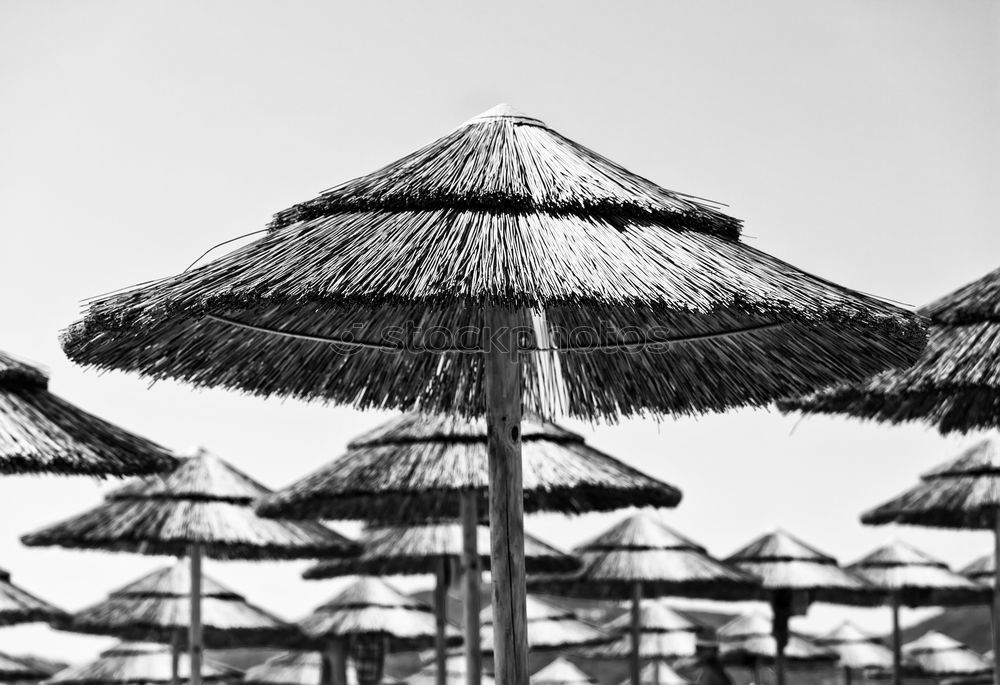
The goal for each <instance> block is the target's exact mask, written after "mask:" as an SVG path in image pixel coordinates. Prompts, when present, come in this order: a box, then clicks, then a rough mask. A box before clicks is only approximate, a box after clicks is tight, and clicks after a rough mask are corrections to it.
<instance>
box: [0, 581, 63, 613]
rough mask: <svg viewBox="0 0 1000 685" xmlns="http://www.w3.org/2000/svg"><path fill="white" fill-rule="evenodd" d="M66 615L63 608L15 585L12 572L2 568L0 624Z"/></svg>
mask: <svg viewBox="0 0 1000 685" xmlns="http://www.w3.org/2000/svg"><path fill="white" fill-rule="evenodd" d="M65 615H66V613H65V612H64V611H63V610H62V609H57V608H56V607H54V606H52V605H51V604H49V603H48V602H46V601H45V600H42V599H39V598H38V597H35V596H34V595H33V594H31V593H30V592H27V591H26V590H22V589H21V588H20V587H18V586H17V585H14V583H12V582H11V580H10V573H8V572H7V571H6V570H4V569H0V626H9V625H14V624H17V623H34V622H36V621H53V620H56V619H59V618H62V617H64V616H65Z"/></svg>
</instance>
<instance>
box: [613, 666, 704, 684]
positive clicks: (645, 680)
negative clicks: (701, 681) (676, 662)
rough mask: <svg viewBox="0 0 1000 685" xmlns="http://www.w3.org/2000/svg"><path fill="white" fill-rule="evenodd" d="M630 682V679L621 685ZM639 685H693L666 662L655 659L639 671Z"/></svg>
mask: <svg viewBox="0 0 1000 685" xmlns="http://www.w3.org/2000/svg"><path fill="white" fill-rule="evenodd" d="M628 682H630V681H629V680H626V681H623V682H622V683H621V685H626V683H628ZM639 685H691V681H690V680H688V679H687V678H684V677H683V676H681V674H679V673H678V672H677V671H675V670H674V669H672V668H670V666H668V665H667V664H665V663H664V662H662V661H654V662H652V663H648V664H646V665H645V666H643V667H642V670H641V671H640V672H639Z"/></svg>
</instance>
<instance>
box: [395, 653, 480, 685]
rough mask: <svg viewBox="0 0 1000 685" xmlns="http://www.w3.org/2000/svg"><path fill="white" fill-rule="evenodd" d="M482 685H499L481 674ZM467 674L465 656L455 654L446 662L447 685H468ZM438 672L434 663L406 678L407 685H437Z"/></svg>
mask: <svg viewBox="0 0 1000 685" xmlns="http://www.w3.org/2000/svg"><path fill="white" fill-rule="evenodd" d="M479 678H480V680H479V682H480V685H497V683H496V681H495V680H493V678H491V677H490V676H488V675H486V674H480V676H479ZM467 682H468V680H467V673H466V669H465V655H464V654H461V653H455V654H451V655H449V656H448V658H447V659H446V660H445V685H466V683H467ZM437 684H438V679H437V670H436V669H435V668H434V662H433V661H431V662H430V663H429V664H427V666H425V667H424V668H422V669H420V670H419V671H417V672H416V673H414V674H413V675H410V676H407V677H406V685H437Z"/></svg>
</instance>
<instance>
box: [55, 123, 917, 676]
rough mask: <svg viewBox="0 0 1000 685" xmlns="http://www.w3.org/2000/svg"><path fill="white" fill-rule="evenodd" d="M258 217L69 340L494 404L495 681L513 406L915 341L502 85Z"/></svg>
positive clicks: (286, 384)
mask: <svg viewBox="0 0 1000 685" xmlns="http://www.w3.org/2000/svg"><path fill="white" fill-rule="evenodd" d="M269 228H270V230H269V231H268V232H267V233H266V235H264V236H263V237H261V238H260V239H259V240H257V241H255V242H253V243H251V244H250V245H247V246H244V247H241V248H238V249H236V250H234V251H233V252H231V253H229V254H228V255H225V256H223V257H220V258H218V259H216V260H214V261H212V262H210V263H207V264H204V265H199V266H196V267H193V268H191V269H188V270H186V271H185V272H184V273H182V274H180V275H178V276H174V277H169V278H165V279H160V280H157V281H152V282H149V283H146V284H143V285H139V286H136V287H134V288H131V289H128V290H124V291H118V292H116V293H113V294H110V295H107V296H103V297H100V298H97V299H95V300H92V301H91V302H90V303H89V304H88V308H87V312H86V315H85V318H84V319H83V321H81V322H79V323H77V324H76V325H73V326H72V327H70V329H69V330H68V331H67V332H66V335H65V337H64V349H65V350H66V351H67V354H68V355H69V356H70V358H72V359H73V360H75V361H77V362H79V363H83V364H87V365H91V366H95V367H101V368H115V369H120V370H126V371H132V372H137V373H140V374H143V375H146V376H149V377H154V378H175V379H180V380H184V381H187V382H190V383H193V384H195V385H201V386H221V387H226V388H233V389H239V390H242V391H247V392H251V393H256V394H260V395H265V396H267V395H284V396H292V397H301V398H314V399H320V400H324V401H334V402H340V403H349V404H354V405H356V406H358V407H361V408H387V407H396V408H401V409H414V408H418V407H419V408H423V409H426V410H429V411H434V412H438V413H461V414H469V415H473V414H475V415H485V416H486V417H487V423H488V426H489V433H490V436H491V440H490V450H489V451H490V462H491V464H492V468H491V470H490V476H491V477H490V482H491V483H493V484H496V485H497V486H498V487H496V488H493V489H491V498H490V499H491V506H490V511H491V521H492V522H493V523H494V525H493V526H491V531H492V535H493V536H494V539H493V545H492V550H493V553H494V558H493V562H494V563H493V579H494V592H495V595H496V599H497V610H498V616H497V618H498V620H499V621H500V622H501V623H502V624H503V625H504V627H505V629H504V630H502V631H498V633H497V634H498V635H503V636H504V640H505V644H504V645H498V646H497V648H498V654H499V655H500V656H501V659H500V661H499V664H500V666H499V670H498V675H499V679H500V680H501V681H502V682H504V683H505V685H527V682H528V673H527V662H526V658H525V655H526V654H527V635H526V632H525V630H526V629H525V625H524V621H523V616H524V611H523V603H524V573H523V564H522V559H521V554H520V548H521V546H522V532H523V522H522V509H521V507H522V493H521V487H520V485H521V478H520V476H521V470H520V446H521V441H520V435H521V430H520V419H521V413H522V409H528V410H534V411H537V412H539V413H540V414H542V415H545V416H552V415H555V414H556V413H559V412H568V413H571V414H573V415H576V416H579V417H584V418H588V419H597V418H601V419H613V418H617V417H619V416H622V415H634V414H641V413H644V412H649V413H657V414H671V415H672V414H694V413H701V412H705V411H719V410H724V409H728V408H731V407H736V406H744V405H757V406H760V405H765V404H767V403H769V402H770V401H772V400H773V399H775V398H777V397H782V396H786V395H793V394H799V393H803V392H808V391H810V390H813V389H814V388H817V387H822V386H824V385H829V384H831V383H834V382H839V381H850V380H858V379H861V378H864V377H867V376H869V375H871V374H873V373H877V372H878V371H881V370H882V369H884V368H887V367H890V366H902V365H906V364H908V363H910V362H912V361H913V360H914V359H915V358H916V356H917V354H918V353H919V351H920V349H921V348H922V346H923V343H924V333H923V330H922V325H921V324H920V323H919V320H918V319H917V317H915V316H913V315H912V314H910V313H908V312H904V311H903V310H900V309H898V308H896V307H893V306H890V305H888V304H886V303H884V302H882V301H879V300H876V299H875V298H871V297H867V296H864V295H861V294H859V293H856V292H853V291H850V290H848V289H846V288H841V287H839V286H836V285H834V284H832V283H830V282H829V281H825V280H822V279H819V278H816V277H813V276H811V275H809V274H806V273H804V272H801V271H798V270H796V269H794V268H793V267H791V266H790V265H788V264H786V263H784V262H781V261H780V260H777V259H774V258H772V257H770V256H769V255H766V254H764V253H763V252H761V251H759V250H756V249H754V248H752V247H749V246H747V245H744V244H743V243H741V242H740V240H739V234H740V222H739V221H737V220H736V219H733V218H732V217H729V216H726V215H725V214H723V213H722V212H720V211H719V210H718V209H717V208H716V207H715V206H713V205H711V204H710V203H706V202H704V201H700V200H696V199H694V198H692V197H691V196H688V195H682V194H679V193H674V192H672V191H669V190H666V189H664V188H661V187H659V186H657V185H655V184H654V183H652V182H650V181H649V180H647V179H644V178H642V177H640V176H637V175H635V174H632V173H631V172H629V171H627V170H626V169H624V168H622V167H621V166H619V165H617V164H615V163H614V162H612V161H610V160H608V159H607V158H605V157H602V156H600V155H598V154H597V153H595V152H593V151H591V150H588V149H587V148H585V147H583V146H580V145H578V144H576V143H574V142H573V141H570V140H569V139H568V138H565V137H563V136H561V135H560V134H558V133H556V132H555V131H554V130H552V129H551V128H549V127H548V126H546V125H545V124H544V123H543V122H542V121H540V120H538V119H535V118H533V117H529V116H526V115H524V114H521V113H518V112H516V111H514V110H513V109H511V108H510V107H508V106H506V105H501V106H499V107H496V108H494V109H491V110H489V111H487V112H484V113H483V114H481V115H479V116H477V117H475V118H473V119H472V120H470V121H468V122H466V123H464V124H462V125H461V126H459V127H458V128H456V129H454V130H453V131H452V132H450V133H448V134H447V135H445V136H444V137H442V138H440V139H438V140H436V141H434V142H432V143H431V144H429V145H427V146H425V147H424V148H422V149H420V150H418V151H417V152H414V153H412V154H410V155H407V156H405V157H403V158H402V159H400V160H398V161H396V162H394V163H392V164H389V165H387V166H385V167H383V168H382V169H379V170H378V171H375V172H374V173H372V174H369V175H367V176H364V177H361V178H358V179H355V180H353V181H349V182H347V183H344V184H342V185H340V186H337V187H336V188H334V189H332V190H329V191H327V192H325V193H323V194H322V195H321V196H319V197H318V198H316V199H314V200H310V201H308V202H304V203H301V204H299V205H296V206H295V207H292V208H291V209H288V210H286V211H283V212H280V213H279V214H278V215H277V216H276V217H275V220H274V221H273V222H272V223H271V226H270V227H269ZM678 265H683V266H682V267H681V268H679V267H678ZM595 352H598V353H599V354H595Z"/></svg>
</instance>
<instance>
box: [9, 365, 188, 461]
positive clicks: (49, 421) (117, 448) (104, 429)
mask: <svg viewBox="0 0 1000 685" xmlns="http://www.w3.org/2000/svg"><path fill="white" fill-rule="evenodd" d="M48 386H49V377H48V375H47V374H46V373H45V372H44V371H42V370H41V369H39V368H38V367H35V366H32V365H30V364H28V363H26V362H23V361H21V360H19V359H15V358H14V357H12V356H10V355H9V354H7V353H5V352H0V474H16V473H57V474H62V475H88V476H133V475H142V474H148V473H156V472H159V471H164V470H168V469H170V468H172V467H173V466H174V465H175V461H174V459H173V457H171V456H170V454H169V453H168V452H167V450H166V449H164V448H163V447H160V446H159V445H157V444H156V443H154V442H150V441H149V440H146V439H145V438H142V437H139V436H138V435H135V434H133V433H129V432H128V431H126V430H123V429H122V428H119V427H118V426H115V425H113V424H111V423H108V422H107V421H105V420H103V419H99V418H97V417H96V416H94V415H92V414H88V413H87V412H85V411H83V410H82V409H80V408H79V407H76V406H74V405H72V404H70V403H69V402H67V401H66V400H64V399H62V398H61V397H58V396H56V395H53V394H52V393H50V392H49V390H48Z"/></svg>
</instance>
